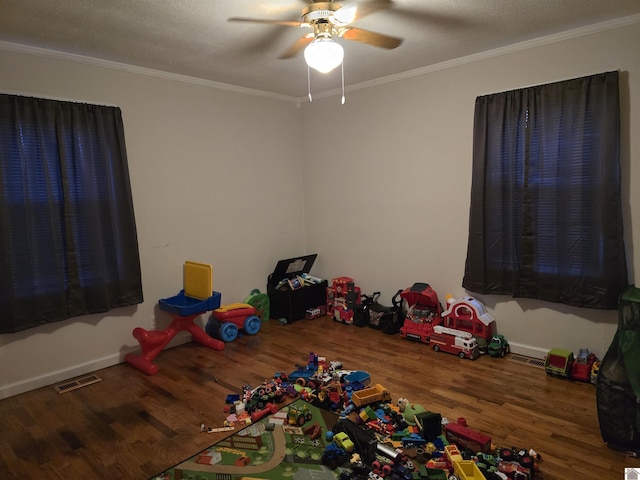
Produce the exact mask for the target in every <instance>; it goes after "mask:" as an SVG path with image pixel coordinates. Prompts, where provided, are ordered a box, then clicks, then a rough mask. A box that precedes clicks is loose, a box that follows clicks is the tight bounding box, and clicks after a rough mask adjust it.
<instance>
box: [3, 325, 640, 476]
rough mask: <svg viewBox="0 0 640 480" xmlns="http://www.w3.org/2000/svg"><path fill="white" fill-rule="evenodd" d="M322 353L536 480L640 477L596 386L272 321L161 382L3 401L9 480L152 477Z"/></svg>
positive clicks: (108, 372) (172, 362)
mask: <svg viewBox="0 0 640 480" xmlns="http://www.w3.org/2000/svg"><path fill="white" fill-rule="evenodd" d="M311 351H313V352H315V353H317V354H319V355H321V356H324V357H326V358H327V360H338V361H341V362H343V364H344V366H345V367H346V368H354V369H363V370H367V371H368V372H369V373H370V374H371V378H372V381H373V382H376V383H381V384H383V385H384V386H385V387H387V389H389V390H390V391H391V393H392V396H393V399H394V400H397V398H399V397H406V398H408V399H409V400H410V401H411V402H413V403H418V404H420V405H422V406H424V407H425V408H426V409H427V410H430V411H434V412H438V413H440V414H441V415H442V416H444V417H447V418H448V419H452V420H454V421H455V420H456V419H457V418H458V417H464V418H465V419H466V420H467V424H468V426H469V427H471V428H473V429H476V430H479V431H481V432H483V433H485V434H487V435H489V436H490V437H492V439H493V442H494V444H496V445H498V446H517V447H527V448H534V449H535V450H536V451H537V452H538V453H540V454H541V455H542V459H543V461H542V463H541V464H540V472H539V474H538V475H537V476H536V478H539V479H542V480H560V479H562V480H567V479H570V480H573V479H593V480H609V479H611V480H614V479H624V473H623V472H624V467H635V468H640V459H637V458H631V457H628V456H625V455H624V454H623V453H620V452H617V451H614V450H611V449H608V448H607V447H606V446H605V445H604V444H603V442H602V438H601V436H600V430H599V424H598V417H597V409H596V397H595V391H596V389H595V387H594V386H593V385H591V384H587V383H581V382H572V381H567V380H561V379H558V378H553V377H549V376H547V375H546V374H545V372H544V370H543V369H540V368H535V367H531V366H527V365H521V364H518V363H515V362H509V361H507V360H506V359H496V358H490V357H487V356H483V357H480V358H479V359H477V360H475V361H471V360H463V359H459V358H458V357H456V356H454V355H450V354H447V353H442V352H440V353H436V352H434V351H433V350H432V349H431V348H430V347H429V346H427V345H424V344H420V343H416V342H412V341H409V340H405V339H402V338H400V336H399V335H394V336H388V335H384V334H383V333H381V332H379V331H377V330H374V329H370V328H357V327H354V326H349V325H343V324H341V323H338V322H335V321H333V320H331V319H329V318H326V317H324V318H320V319H316V320H301V321H298V322H294V323H292V324H289V325H285V326H281V325H279V324H278V323H277V322H276V321H274V320H272V321H270V322H266V323H265V324H264V325H263V328H262V330H261V331H260V332H259V333H258V334H257V335H254V336H244V337H241V338H239V339H237V340H236V341H235V342H232V343H229V344H227V345H226V346H225V349H224V350H223V351H214V350H209V349H207V348H206V347H203V346H201V345H198V344H196V343H189V344H186V345H182V346H179V347H176V348H172V349H169V350H166V351H164V352H162V353H161V354H160V355H159V356H158V357H157V358H156V360H155V363H156V364H157V365H158V367H159V371H158V373H157V374H156V375H154V376H147V375H145V374H143V373H142V372H140V371H138V370H136V369H134V368H133V367H131V366H130V365H128V364H121V365H116V366H114V367H110V368H106V369H103V370H99V371H97V372H93V373H95V374H96V375H98V376H99V377H100V378H102V381H101V382H98V383H94V384H92V385H88V386H86V387H83V388H80V389H77V390H73V391H69V392H66V393H63V394H60V393H58V392H57V391H55V389H54V388H53V386H50V387H44V388H40V389H38V390H34V391H32V392H28V393H25V394H22V395H17V396H14V397H11V398H8V399H5V400H2V401H0V478H2V479H14V478H15V479H36V478H38V479H49V478H51V479H118V480H120V479H136V480H137V479H147V478H150V477H152V476H153V475H155V474H157V473H159V472H161V471H163V470H164V469H166V468H169V467H171V466H173V465H175V464H176V463H178V462H180V461H181V460H184V459H186V458H187V457H189V456H191V455H193V454H195V453H197V452H199V451H200V450H203V449H205V448H206V447H208V446H209V445H210V444H212V443H214V442H215V441H217V440H218V439H220V438H223V437H224V436H226V434H225V433H213V434H206V433H202V432H200V424H202V423H204V424H206V425H207V426H221V425H222V423H223V421H224V419H225V417H226V414H225V413H224V410H223V409H224V402H225V398H226V396H227V395H228V394H232V393H240V392H241V389H242V385H244V384H250V385H254V386H255V385H258V384H259V383H261V382H262V380H264V379H265V378H272V377H273V375H274V373H275V372H277V371H286V372H290V371H292V370H293V369H294V367H295V364H305V363H306V361H307V357H308V354H309V352H311ZM3 368H6V366H4V367H3Z"/></svg>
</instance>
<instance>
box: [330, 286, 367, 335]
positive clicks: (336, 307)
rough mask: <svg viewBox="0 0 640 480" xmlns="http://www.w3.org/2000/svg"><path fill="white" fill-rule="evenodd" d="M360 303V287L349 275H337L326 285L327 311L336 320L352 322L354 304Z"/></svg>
mask: <svg viewBox="0 0 640 480" xmlns="http://www.w3.org/2000/svg"><path fill="white" fill-rule="evenodd" d="M360 303H362V295H361V293H360V287H357V286H356V285H355V283H354V281H353V278H350V277H337V278H334V279H333V280H332V281H331V286H330V287H327V313H329V314H330V315H331V316H332V317H333V319H334V320H335V321H337V322H342V323H347V324H349V325H351V324H352V323H353V313H354V308H355V306H356V305H359V304H360Z"/></svg>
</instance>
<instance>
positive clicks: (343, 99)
mask: <svg viewBox="0 0 640 480" xmlns="http://www.w3.org/2000/svg"><path fill="white" fill-rule="evenodd" d="M341 65H342V105H344V102H345V98H344V62H342V63H341ZM307 68H308V67H307Z"/></svg>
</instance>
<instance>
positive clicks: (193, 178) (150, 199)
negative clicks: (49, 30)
mask: <svg viewBox="0 0 640 480" xmlns="http://www.w3.org/2000/svg"><path fill="white" fill-rule="evenodd" d="M0 91H2V92H3V93H14V94H23V95H29V96H41V97H50V98H56V99H70V100H74V101H82V102H90V103H98V104H109V105H118V106H119V107H120V108H121V109H122V114H123V119H124V124H125V136H126V142H127V151H128V157H129V170H130V174H131V183H132V190H133V200H134V207H135V214H136V223H137V229H138V241H139V246H140V259H141V264H142V276H143V288H144V298H145V301H144V303H143V304H141V305H138V306H137V307H131V308H122V309H117V310H114V311H112V312H109V314H107V315H92V316H88V317H81V318H76V319H71V320H67V321H64V322H60V323H56V324H52V325H49V326H46V327H41V328H34V329H30V330H27V331H24V332H20V333H17V334H12V335H0V364H1V365H2V367H1V368H0V398H1V397H6V396H9V395H13V394H16V393H19V392H22V391H25V390H29V389H31V388H34V387H38V386H42V385H47V384H50V383H55V382H57V381H60V380H66V379H68V378H71V377H73V376H75V375H78V374H83V373H86V372H89V371H93V370H95V369H96V368H100V367H104V366H107V365H112V364H115V363H119V362H121V361H123V359H124V355H125V354H126V353H127V352H128V351H130V350H131V349H133V348H136V347H137V342H136V341H135V340H134V338H133V336H132V335H131V332H132V330H133V328H134V327H137V326H141V327H145V328H153V327H154V325H155V326H157V327H158V328H164V327H166V326H167V325H168V323H169V322H170V317H169V316H168V315H167V314H166V313H165V312H162V311H159V310H158V307H157V301H158V299H159V298H166V297H169V296H172V295H174V294H176V293H178V291H179V290H180V288H182V264H183V262H184V261H185V260H194V261H198V262H204V263H210V264H212V265H213V269H214V273H213V276H214V289H215V290H216V291H219V292H221V293H222V301H223V302H224V303H231V302H238V301H242V300H243V299H244V297H246V296H247V295H248V294H249V292H250V291H251V290H252V289H254V288H259V289H261V290H262V291H264V290H265V289H266V280H267V274H268V273H269V272H270V271H272V270H273V268H274V267H275V262H276V260H277V259H279V258H286V257H288V256H294V255H299V254H301V253H303V249H304V235H303V206H302V202H301V201H295V199H298V198H301V196H302V168H301V165H300V161H299V156H300V152H299V148H298V142H299V138H300V135H301V127H300V121H299V119H300V114H301V113H300V110H299V109H297V108H296V106H295V103H293V102H285V101H281V100H275V99H269V98H263V97H259V96H253V95H246V94H241V93H234V92H230V91H225V90H221V89H217V88H210V87H207V86H202V85H197V84H191V83H187V82H182V81H172V80H167V79H162V78H154V77H152V76H148V75H139V74H135V73H130V72H126V71H122V70H115V69H112V68H100V67H96V66H91V65H82V64H78V63H72V62H65V61H60V60H53V59H47V58H42V57H38V56H33V55H22V54H13V53H7V52H2V51H0ZM292 199H293V200H292ZM154 318H155V320H154ZM204 321H206V317H202V318H201V320H200V322H201V323H204ZM189 338H190V337H189V336H188V335H180V336H178V337H176V339H175V341H174V344H175V343H180V342H184V341H185V340H186V339H189Z"/></svg>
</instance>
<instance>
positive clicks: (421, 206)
mask: <svg viewBox="0 0 640 480" xmlns="http://www.w3.org/2000/svg"><path fill="white" fill-rule="evenodd" d="M636 21H637V20H636ZM536 45H537V46H536ZM638 45H640V24H638V23H635V24H633V25H630V26H625V27H622V28H617V29H614V30H608V31H602V32H599V33H592V34H589V35H585V36H580V37H579V38H572V39H565V40H562V41H557V42H554V43H552V44H546V42H543V41H538V42H536V43H531V44H529V45H527V47H528V48H526V49H522V48H512V49H504V50H502V51H500V52H491V53H487V54H484V55H481V56H477V57H472V58H469V59H466V60H468V61H466V62H464V61H459V62H452V64H456V63H457V66H448V68H443V69H437V68H433V71H432V72H428V73H424V74H423V75H420V76H408V78H406V79H401V80H398V81H395V82H393V83H390V84H385V85H380V86H375V87H372V88H366V89H361V90H357V91H352V92H347V96H346V97H347V103H346V104H345V105H344V106H343V107H340V105H339V100H338V97H330V98H324V99H322V100H317V99H316V100H314V102H313V103H312V104H311V105H308V106H306V107H305V108H304V141H305V144H306V145H313V137H314V135H315V134H316V133H318V132H320V133H323V135H321V136H322V137H323V138H327V137H330V140H331V141H330V145H331V148H320V147H318V148H316V149H311V150H310V151H308V152H307V154H306V155H305V156H304V176H305V220H306V235H307V249H308V250H313V251H316V250H317V251H320V252H322V254H323V255H322V258H321V259H320V262H319V265H318V268H319V270H318V272H317V273H318V274H320V275H325V276H330V275H333V276H337V275H347V276H351V277H353V278H354V279H355V280H356V283H357V284H358V285H359V286H360V287H361V288H362V289H363V291H364V292H368V293H371V292H372V291H374V290H380V291H382V293H383V295H382V297H381V301H382V303H384V304H387V305H390V303H391V297H392V296H393V294H394V293H395V292H396V291H397V290H398V289H400V288H405V287H408V286H410V285H412V284H413V283H414V282H427V283H429V284H431V286H432V287H433V288H434V289H435V290H436V292H437V293H438V296H439V298H440V300H441V301H443V302H444V297H445V295H446V294H448V293H451V294H452V295H453V296H454V297H456V298H458V297H461V296H464V295H473V296H475V297H476V298H478V299H479V300H481V301H483V302H484V303H485V305H487V307H488V308H489V310H490V312H491V313H492V315H493V316H494V317H495V319H496V323H497V325H498V330H499V331H500V332H501V333H504V334H505V335H506V336H507V338H508V340H510V342H511V343H512V344H513V345H514V347H515V348H514V350H516V351H520V352H522V353H525V354H529V355H535V356H544V354H545V353H546V352H547V351H548V350H549V349H550V348H551V347H563V348H567V349H570V350H573V351H575V352H577V351H578V349H579V348H581V347H587V348H589V349H590V350H591V351H593V352H595V353H596V354H597V355H599V356H603V355H604V353H605V352H606V349H607V348H608V346H609V344H610V343H611V340H612V338H613V335H614V333H615V329H616V326H617V314H616V312H615V311H614V312H611V311H594V310H589V309H578V308H570V307H566V306H562V305H556V304H550V303H546V302H541V301H534V300H518V301H514V300H511V299H510V298H509V297H505V296H482V295H475V294H473V293H472V292H467V291H465V290H464V289H463V288H462V287H461V283H462V276H463V273H464V263H465V258H466V247H467V228H468V215H469V192H470V186H471V163H472V158H471V151H472V128H473V109H474V100H475V98H476V97H477V96H479V95H484V94H489V93H494V92H500V91H504V90H509V89H515V88H520V87H525V86H530V85H536V84H541V83H547V82H553V81H558V80H563V79H568V78H573V77H578V76H583V75H590V74H594V73H599V72H603V71H609V70H616V69H620V70H621V72H622V76H621V77H622V88H621V90H622V99H621V101H622V105H623V106H622V110H623V134H622V145H623V148H622V155H623V156H622V167H623V188H624V191H623V195H624V202H623V203H624V214H625V222H626V223H625V225H626V242H627V251H628V263H629V265H630V280H631V281H634V272H635V271H636V270H637V268H638V259H637V258H634V256H633V253H634V249H633V247H634V245H635V243H636V242H638V239H639V238H640V237H639V235H640V230H639V227H638V224H636V223H635V222H634V221H633V220H634V214H637V213H638V212H640V191H639V190H638V189H637V188H632V187H631V186H632V185H638V184H640V170H639V168H638V162H639V160H640V136H638V135H637V132H640V55H638ZM520 47H523V46H520ZM510 50H513V51H510ZM498 53H499V55H498ZM345 68H347V66H345ZM630 132H635V133H634V134H630ZM425 348H427V347H425Z"/></svg>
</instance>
